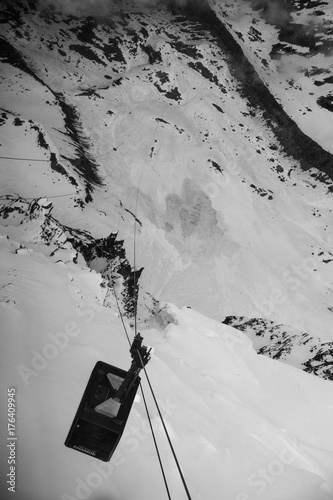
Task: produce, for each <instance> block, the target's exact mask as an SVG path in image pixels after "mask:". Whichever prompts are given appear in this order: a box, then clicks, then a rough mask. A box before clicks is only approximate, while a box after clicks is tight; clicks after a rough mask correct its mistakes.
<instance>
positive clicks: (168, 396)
mask: <svg viewBox="0 0 333 500" xmlns="http://www.w3.org/2000/svg"><path fill="white" fill-rule="evenodd" d="M160 15H161V16H162V17H161V19H162V21H163V22H164V21H165V23H166V25H167V26H168V29H169V30H171V28H172V19H171V20H170V19H169V18H167V17H164V18H163V16H166V15H165V14H163V12H162V13H161V14H160ZM152 19H153V16H152ZM152 19H151V24H150V25H149V30H150V37H151V39H150V43H151V44H155V45H154V46H155V47H159V49H160V50H161V53H162V54H163V61H162V62H161V63H158V64H159V66H158V70H160V71H162V70H163V71H167V72H168V74H169V75H170V81H171V83H170V87H172V85H177V87H178V88H179V89H180V93H181V95H182V101H181V103H180V104H179V103H177V104H175V103H173V104H172V103H170V102H169V101H168V100H167V99H166V98H165V96H164V95H163V94H161V93H159V92H158V91H157V90H156V87H154V86H153V85H152V84H151V83H150V80H149V78H148V77H146V76H145V75H147V74H149V75H150V77H151V78H152V79H153V78H154V77H155V76H156V75H155V72H156V70H154V69H152V67H151V66H150V65H149V64H148V62H147V58H145V55H144V54H142V53H141V54H139V55H136V56H135V57H134V56H133V57H132V59H131V57H130V55H129V54H127V56H128V60H127V67H126V71H125V73H124V74H123V75H122V76H123V83H122V84H121V85H119V86H113V87H112V86H111V87H110V88H108V89H106V88H104V86H105V85H106V84H107V83H108V80H105V78H104V74H105V73H108V72H109V73H110V74H112V78H116V77H117V72H114V73H112V71H113V70H112V69H110V70H109V68H108V69H105V67H101V66H98V65H97V64H95V63H92V62H90V61H88V60H87V59H85V60H84V62H82V61H80V59H79V58H78V56H77V54H76V53H75V54H74V53H71V52H70V50H69V48H68V45H69V44H70V42H71V40H70V41H68V40H69V39H67V38H66V36H64V38H63V39H61V37H60V35H59V33H60V31H61V30H62V34H64V33H67V34H68V32H67V31H66V30H68V25H67V24H66V23H65V22H64V21H62V20H61V19H60V17H59V22H58V24H57V25H56V26H54V25H51V24H47V23H45V24H42V23H41V20H40V19H39V18H38V16H37V14H33V15H30V17H28V19H27V20H26V26H25V29H29V30H30V37H31V38H30V41H29V43H26V42H25V41H24V39H20V38H17V39H15V35H14V34H13V33H11V31H10V29H9V28H8V29H7V28H6V27H5V29H7V32H6V36H7V37H9V38H10V39H11V40H12V41H13V43H14V42H15V44H16V46H17V47H18V48H19V49H20V50H21V51H22V53H24V54H25V55H26V57H27V58H28V59H29V61H31V62H32V63H33V65H34V68H35V69H36V71H37V72H38V74H39V75H40V76H41V77H42V78H43V79H44V80H45V81H47V83H48V85H49V86H50V87H51V88H52V89H54V90H57V91H60V90H61V91H62V92H63V93H64V96H65V98H66V100H67V101H68V102H70V103H72V104H75V106H76V107H77V109H78V110H79V112H80V117H81V119H82V123H83V128H84V132H85V133H86V134H87V136H88V137H89V138H90V139H91V140H92V144H93V146H92V149H93V152H94V154H95V155H96V157H98V163H99V173H100V175H101V176H102V177H103V181H104V185H103V186H100V187H97V188H96V189H95V191H94V192H93V201H92V202H91V203H89V204H87V205H85V206H84V208H81V207H80V206H79V205H78V203H77V199H78V198H81V199H84V182H83V181H82V179H81V178H80V175H79V173H78V172H77V171H75V169H73V168H72V166H71V165H70V163H69V161H68V160H66V159H64V158H63V157H64V156H65V157H73V155H74V151H75V147H74V145H73V143H72V142H71V140H70V138H69V137H68V136H67V135H66V129H65V126H64V116H63V115H62V113H61V110H60V108H59V106H58V105H57V103H56V101H55V99H54V96H53V94H52V93H51V92H50V91H49V90H47V88H46V87H44V86H42V85H41V84H39V83H38V82H37V81H36V80H34V79H33V78H32V77H30V76H29V75H27V74H25V73H23V72H22V71H21V70H19V69H17V68H14V67H12V66H10V65H8V64H6V63H1V66H2V75H3V79H2V83H1V85H2V88H1V95H2V109H4V110H5V112H6V116H7V118H6V119H5V123H4V124H3V126H2V127H1V129H0V133H1V141H0V142H1V155H2V156H13V157H14V156H15V157H25V158H35V159H43V158H44V157H45V158H47V160H48V161H47V162H45V163H44V162H40V163H38V162H33V161H26V162H22V161H13V160H11V161H9V160H8V161H5V160H4V159H1V161H0V175H1V186H0V196H1V197H5V196H12V197H13V198H14V197H15V196H16V194H18V195H19V196H21V197H23V198H26V199H27V201H28V202H29V201H31V200H33V199H34V198H39V197H46V198H47V200H48V201H52V204H53V212H52V213H53V215H54V216H55V217H56V218H57V219H58V220H60V221H61V222H62V223H63V224H67V225H69V226H71V227H75V228H79V229H84V230H88V231H90V232H91V233H92V234H93V235H94V236H95V237H102V236H103V237H105V236H106V235H108V234H110V232H111V231H116V230H118V231H119V238H122V239H124V241H125V248H126V251H127V256H128V258H129V261H130V262H131V263H133V260H134V258H133V234H134V219H133V216H132V215H131V214H130V212H132V213H136V216H137V218H138V219H139V221H140V222H141V224H142V226H141V225H139V224H137V227H136V230H137V245H136V249H137V255H136V259H137V261H136V263H137V267H138V268H139V267H141V266H143V267H144V272H143V274H142V279H141V280H140V287H141V293H142V295H143V294H144V292H149V293H150V294H152V295H153V296H154V297H155V298H156V299H158V300H159V301H160V304H159V307H158V309H157V311H156V313H155V315H154V316H152V317H150V318H147V315H146V316H145V314H144V312H142V317H144V319H145V321H142V323H141V324H140V325H139V326H140V331H141V333H142V335H143V337H144V342H145V344H146V345H149V346H151V347H152V348H153V355H152V359H151V361H150V362H149V364H148V366H147V372H148V374H149V377H150V380H151V382H152V385H153V387H154V389H155V392H156V396H157V399H158V401H159V404H160V405H161V409H162V413H163V415H164V418H165V421H166V425H167V428H168V430H169V432H170V436H171V438H172V441H173V444H174V447H175V450H176V452H177V455H178V458H179V461H180V464H181V467H182V471H183V473H184V476H185V478H186V481H187V485H188V488H189V490H190V493H191V497H192V499H193V500H194V499H196V500H199V499H202V500H208V499H209V500H220V499H222V498H223V499H226V500H257V499H264V500H282V499H283V500H332V498H333V433H332V422H333V391H332V383H331V382H329V381H325V380H323V379H319V378H316V377H314V376H313V375H309V374H306V373H304V372H303V371H301V370H299V369H297V368H295V367H293V366H290V365H287V364H283V363H280V362H278V361H273V360H271V359H268V358H266V357H264V356H259V355H257V354H256V352H255V351H254V349H253V347H252V343H251V342H250V340H249V339H248V338H247V337H246V336H245V335H244V334H242V333H241V332H238V331H237V330H235V329H233V328H231V327H228V326H226V325H223V324H221V323H220V321H221V320H222V319H223V318H224V317H225V316H226V315H228V314H230V315H232V314H235V315H239V316H242V315H244V316H249V317H251V316H254V317H255V316H265V317H269V319H272V320H276V321H279V322H281V323H285V324H288V325H291V326H292V327H294V328H299V329H300V330H305V331H307V332H309V333H310V334H311V335H313V336H314V337H316V336H317V337H320V339H321V340H322V341H325V340H327V341H329V340H332V338H333V332H332V326H331V325H332V311H331V310H330V309H328V308H329V307H332V306H333V302H332V290H333V286H332V282H333V270H332V263H331V262H332V259H331V256H332V253H331V250H332V197H331V196H332V194H329V193H327V187H325V186H324V185H321V184H319V183H318V182H317V181H314V180H313V179H312V178H311V177H310V173H304V172H301V170H300V169H299V168H298V166H297V165H295V162H294V161H292V160H290V159H289V158H286V157H285V155H284V154H282V152H281V151H279V150H277V151H272V150H271V149H270V148H269V145H270V144H271V143H273V142H274V136H273V134H272V133H271V132H270V131H269V130H268V129H267V127H265V125H264V122H263V121H262V119H261V117H260V116H255V117H253V116H251V115H249V114H248V109H247V107H246V102H245V101H244V100H243V99H242V98H241V97H240V96H239V95H238V93H237V89H236V84H235V82H233V81H232V79H231V76H230V74H229V72H228V68H227V66H226V64H225V63H224V60H223V54H220V53H219V52H218V49H216V48H215V47H214V46H213V45H212V44H211V42H207V43H198V50H200V51H201V52H202V54H203V55H204V57H205V58H207V61H208V60H210V61H213V62H214V61H215V62H216V64H217V65H218V70H216V72H217V73H218V75H219V79H220V81H221V82H223V85H225V87H226V88H227V92H226V93H223V94H222V93H221V92H220V91H218V89H217V88H216V87H214V86H213V85H211V84H210V83H209V82H207V81H206V80H204V79H203V78H201V77H200V76H199V75H198V73H195V72H194V71H192V70H191V69H190V68H189V67H188V66H186V65H185V63H184V61H182V60H180V59H179V54H178V55H177V54H176V53H175V51H173V49H172V47H171V45H170V39H168V38H167V36H166V35H165V34H164V33H162V35H161V33H160V32H159V34H156V32H157V31H158V30H156V29H155V28H156V26H155V27H154V23H153V20H152ZM160 21H161V20H160ZM137 22H138V20H137V18H135V16H134V15H133V26H134V27H135V26H136V23H137ZM73 23H74V24H75V22H74V21H73ZM77 23H79V21H77ZM168 23H169V24H168ZM96 29H97V28H96ZM99 29H100V31H99V36H100V37H101V39H103V36H105V37H106V34H105V33H104V32H103V30H102V28H99ZM174 29H176V28H174ZM41 34H42V35H43V36H44V38H45V39H46V40H52V36H55V35H57V37H58V38H57V40H58V43H63V44H64V45H61V47H62V48H64V46H66V47H65V48H66V51H67V56H66V57H67V58H66V59H64V58H61V57H60V56H59V54H56V53H55V52H51V51H49V52H48V51H47V50H46V48H45V46H42V45H39V44H38V43H37V40H39V39H40V35H41ZM37 35H38V36H37ZM71 36H74V35H71ZM182 36H183V35H182ZM38 37H39V38H38ZM189 38H190V35H189ZM124 40H125V41H126V37H125V35H124ZM189 43H190V42H189ZM66 44H67V45H66ZM124 44H125V42H124ZM124 52H125V49H124ZM75 57H76V58H77V59H75ZM101 57H102V56H101ZM184 58H185V56H184ZM214 58H215V59H214ZM207 65H208V63H207ZM214 68H215V66H214V64H211V66H210V69H211V71H214ZM92 87H94V88H96V89H98V93H99V94H100V95H102V98H98V97H95V98H94V97H92V98H91V99H90V98H88V97H80V96H79V93H80V92H81V91H82V88H92ZM212 103H214V104H215V105H217V106H219V107H220V108H221V109H223V113H221V112H219V111H217V109H216V107H214V106H212ZM109 110H112V112H113V114H108V111H109ZM15 118H19V119H20V120H21V121H22V124H20V125H15V124H14V120H15ZM156 118H160V119H162V120H163V121H156ZM321 119H323V117H321ZM29 120H31V122H29ZM325 120H326V121H325V123H327V124H330V126H331V118H328V117H327V114H325ZM164 122H167V123H164ZM36 124H37V125H38V126H39V127H40V129H41V130H42V131H43V133H44V137H45V138H46V141H47V143H48V147H49V149H48V150H46V149H43V148H41V147H40V146H39V145H38V142H37V139H36V136H37V135H36V134H37V133H36V129H34V128H33V127H32V126H31V125H36ZM114 147H115V148H116V151H115V150H114V149H113V148H114ZM152 147H154V150H153V151H152ZM258 151H260V153H259V152H258ZM50 152H54V153H55V155H56V157H57V159H58V161H59V162H60V163H61V165H63V166H64V167H65V169H66V171H67V173H68V174H69V175H70V176H72V177H73V178H74V179H75V180H76V182H77V186H74V185H72V184H71V183H70V182H69V180H68V177H65V176H64V175H61V174H60V173H59V172H56V171H54V170H51V168H50V162H49V154H50ZM61 155H63V156H61ZM212 161H214V162H216V163H218V164H219V165H220V167H221V172H218V171H216V169H213V168H212ZM268 165H272V166H275V167H276V165H279V166H280V169H276V168H275V169H273V168H270V167H269V166H268ZM281 177H282V178H283V181H282V180H281ZM253 186H254V187H253ZM255 188H260V189H262V192H265V193H266V195H265V196H260V195H259V194H258V191H257V190H256V189H255ZM137 193H139V196H138V198H137ZM67 195H68V196H67ZM268 195H272V199H268ZM58 196H61V197H59V198H58ZM120 201H122V206H121V204H120ZM9 202H10V200H9V199H7V200H6V201H5V202H4V203H5V204H8V203H9ZM45 203H46V202H45ZM124 207H125V208H126V209H127V210H128V211H125V210H124ZM43 220H44V219H43V216H42V215H41V216H40V218H37V219H29V217H26V216H22V217H21V216H17V214H15V213H14V214H13V216H11V217H9V218H7V219H1V221H0V223H1V233H2V234H1V238H0V252H1V255H0V262H1V275H0V287H1V288H0V290H1V302H0V314H1V335H2V339H3V342H2V348H1V352H0V361H1V364H0V374H1V419H2V422H1V428H2V429H3V430H2V441H1V443H2V446H1V473H2V481H3V483H2V486H1V488H2V491H1V497H2V498H5V499H7V498H11V497H13V495H14V494H13V493H12V492H9V491H8V490H7V487H8V485H6V484H5V483H6V477H5V474H7V473H8V468H9V464H8V454H9V451H8V450H9V449H8V448H7V446H6V445H7V443H8V440H7V437H8V433H7V413H6V411H5V409H6V400H7V388H10V387H15V389H16V400H17V421H16V427H17V437H18V440H17V442H16V443H17V445H16V453H17V455H16V466H17V478H16V493H15V497H16V498H17V499H18V500H30V499H34V500H46V499H50V500H60V499H61V500H73V499H76V500H80V499H81V500H86V499H91V500H130V499H135V500H141V499H142V500H143V499H144V500H162V499H164V498H167V496H166V493H165V489H164V485H163V480H162V476H161V473H160V470H159V465H158V460H157V457H156V452H155V449H154V445H153V442H152V439H151V435H150V433H149V429H148V424H147V416H146V414H145V410H144V406H143V403H142V398H141V397H140V395H139V396H138V398H137V401H136V402H135V403H134V406H133V410H132V412H131V415H130V418H129V420H128V423H127V427H126V432H125V434H124V436H123V438H122V440H121V442H120V444H119V446H118V449H117V452H116V454H115V455H114V456H113V458H112V459H111V462H110V463H109V464H104V463H102V462H99V461H96V460H94V459H92V458H90V457H88V456H86V455H83V454H81V453H78V452H75V451H74V450H72V449H68V448H66V447H65V446H64V441H65V438H66V436H67V433H68V430H69V428H70V425H71V423H72V420H73V417H74V415H75V412H76V409H77V406H78V404H79V402H80V399H81V396H82V394H83V390H84V388H85V385H86V383H87V381H88V378H89V375H90V373H91V370H92V368H93V366H94V364H95V363H96V361H98V360H100V359H101V360H103V361H106V362H108V363H110V364H113V365H116V366H119V367H121V368H124V369H127V368H128V367H129V365H130V355H129V353H128V344H127V340H126V336H125V333H124V331H123V327H122V324H121V321H120V318H119V315H118V311H117V309H116V308H115V307H113V308H110V307H104V306H103V301H104V298H105V294H106V288H105V287H103V286H101V284H102V283H103V280H102V278H101V276H100V274H99V273H98V272H96V271H94V270H91V269H89V268H88V267H87V266H86V265H85V264H84V261H83V259H79V260H78V262H77V263H74V261H73V258H74V256H75V252H74V251H73V249H72V248H71V247H70V245H67V244H66V245H63V247H61V244H60V245H59V248H58V247H57V246H56V245H53V246H52V245H51V246H47V245H46V244H45V243H43V241H41V240H40V239H39V237H38V235H39V231H40V225H41V223H42V222H43ZM57 248H58V250H57V251H56V252H55V253H54V252H53V251H54V250H56V249H57ZM174 304H177V305H174ZM197 311H199V312H197ZM126 325H127V328H128V331H129V333H130V336H131V337H133V331H132V329H131V326H130V325H129V324H127V323H126ZM142 379H143V387H144V390H145V394H146V395H147V397H148V404H149V412H150V416H151V418H152V422H153V427H154V430H155V432H156V436H157V440H158V444H159V447H160V450H161V456H162V460H163V463H164V465H165V469H166V475H167V479H168V482H169V485H170V491H171V493H172V498H173V499H176V500H183V499H185V498H186V495H185V492H184V489H183V486H182V484H181V481H180V479H179V475H178V472H177V470H176V467H175V463H174V461H173V458H172V455H171V452H170V449H169V447H168V443H167V441H166V438H165V435H164V433H163V428H162V425H161V422H160V420H159V417H158V414H157V411H156V408H155V407H154V404H153V400H152V398H151V396H150V395H149V390H148V387H147V382H146V380H145V377H144V376H143V377H142Z"/></svg>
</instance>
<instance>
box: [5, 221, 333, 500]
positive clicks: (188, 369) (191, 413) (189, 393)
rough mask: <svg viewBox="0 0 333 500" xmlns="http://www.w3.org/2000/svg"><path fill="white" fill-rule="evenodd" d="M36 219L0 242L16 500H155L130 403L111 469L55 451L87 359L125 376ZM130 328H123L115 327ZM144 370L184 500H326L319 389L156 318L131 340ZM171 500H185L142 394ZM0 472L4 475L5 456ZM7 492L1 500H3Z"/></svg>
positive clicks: (91, 303) (331, 407)
mask: <svg viewBox="0 0 333 500" xmlns="http://www.w3.org/2000/svg"><path fill="white" fill-rule="evenodd" d="M37 222H38V221H37V219H35V220H32V221H28V220H25V221H23V223H22V224H20V225H19V226H17V227H16V228H15V229H14V228H13V227H12V228H8V231H9V232H11V233H12V234H13V235H15V239H14V238H13V236H12V235H10V236H8V237H3V238H1V247H0V252H1V262H2V271H3V273H4V276H3V278H2V280H3V286H2V289H1V293H2V297H1V305H0V307H1V316H2V325H3V328H4V330H3V334H4V338H5V344H4V349H2V350H1V354H0V359H1V364H0V366H1V380H2V389H1V395H2V397H3V399H4V400H5V399H6V397H7V395H6V392H5V391H6V387H7V386H8V387H15V388H16V404H17V421H16V434H17V437H18V441H17V447H16V460H17V461H16V488H17V489H16V496H17V498H18V499H19V500H23V499H30V498H34V499H36V500H39V499H44V498H51V499H54V500H56V499H62V500H73V499H76V500H80V499H81V500H82V499H88V498H89V499H91V500H100V499H104V498H112V499H114V500H121V499H124V498H132V497H135V498H137V499H140V500H141V499H142V500H143V499H145V500H147V499H148V500H156V498H164V497H165V491H164V486H163V481H162V476H161V474H160V471H159V469H158V461H157V457H156V454H155V451H154V446H153V442H152V440H151V436H150V433H149V427H148V422H147V417H146V414H145V410H144V406H143V403H142V401H141V400H140V398H139V397H138V398H137V401H136V402H135V404H134V407H133V410H132V412H131V415H130V418H129V421H128V423H127V427H126V431H125V434H124V436H123V438H122V440H121V442H120V444H119V446H118V449H117V452H116V454H115V455H114V456H113V458H112V459H111V462H110V463H103V462H99V461H97V460H95V459H92V458H90V457H89V456H86V455H83V454H81V453H78V452H76V451H74V450H72V449H68V448H66V447H65V446H64V445H63V442H64V440H65V437H66V435H67V432H68V430H69V426H70V423H71V421H72V418H73V417H74V413H75V410H76V407H77V405H78V403H79V401H80V398H81V396H82V392H83V389H84V386H85V383H86V381H87V380H88V377H89V374H90V371H91V369H92V367H93V366H94V364H95V362H96V361H97V360H98V359H103V360H105V361H107V362H109V363H111V364H114V365H116V366H120V367H122V368H126V367H127V366H129V363H130V356H129V354H128V351H127V349H128V346H127V340H126V337H125V334H124V332H123V329H122V325H121V322H120V319H119V318H118V317H117V314H116V313H115V311H114V310H112V309H111V308H106V307H101V303H102V301H103V298H104V297H105V291H106V290H105V288H104V289H103V288H101V287H100V281H101V278H100V275H99V274H97V273H95V272H92V271H89V270H88V269H87V267H86V266H84V265H83V264H82V262H80V263H76V264H75V263H74V262H73V252H72V250H70V249H69V248H67V249H65V248H64V249H63V250H62V253H61V260H60V259H59V256H60V255H56V254H54V255H52V254H50V248H49V247H48V246H47V245H43V244H41V243H39V244H36V243H35V245H33V244H31V243H30V244H29V245H27V246H26V247H25V248H23V245H21V246H20V244H19V243H18V242H17V241H16V239H19V238H25V239H27V238H29V240H30V241H32V240H33V238H34V227H35V226H36V225H37ZM127 328H128V325H127ZM143 335H144V338H145V343H146V344H148V345H150V346H152V347H153V356H152V360H151V361H150V362H149V365H148V367H147V369H148V373H149V377H150V380H151V383H152V384H153V387H154V389H155V392H156V396H157V398H158V401H159V404H160V406H161V409H162V412H163V415H164V418H165V422H166V425H167V428H168V431H169V433H170V436H171V438H172V441H173V445H174V447H175V449H176V453H177V455H178V459H179V460H180V463H181V466H182V470H183V473H184V475H185V478H186V481H187V485H188V488H189V490H190V492H191V495H192V498H207V497H208V498H211V499H213V500H215V499H216V500H217V499H220V498H221V495H222V494H223V495H224V496H225V497H226V498H228V499H229V498H230V499H237V500H244V499H247V500H249V499H253V498H260V496H261V495H264V497H263V498H265V499H266V500H278V499H280V498H281V497H283V498H284V499H290V500H304V499H306V500H312V499H313V498H315V499H316V500H317V499H318V500H329V499H330V498H332V493H333V476H332V470H333V441H332V433H331V423H332V412H333V396H332V390H331V383H330V382H328V381H324V380H322V379H320V378H316V377H314V376H312V375H308V374H306V373H304V372H302V371H300V370H298V369H296V368H293V367H290V366H287V365H283V364H281V363H279V362H276V361H273V360H270V359H267V358H265V357H264V356H259V355H257V354H256V353H255V351H254V350H253V348H252V345H251V342H250V341H249V340H248V339H247V338H246V337H245V336H244V335H243V334H242V333H240V332H237V331H236V330H234V329H233V328H231V327H229V326H226V325H222V324H221V323H220V322H216V321H214V320H212V319H209V318H207V317H204V316H203V315H201V314H199V313H197V312H195V311H193V310H191V309H188V308H182V309H179V308H177V307H176V306H173V305H170V304H165V305H162V306H160V308H159V310H158V311H156V315H155V318H154V321H152V322H151V323H150V324H149V325H147V326H146V329H145V331H144V332H143ZM143 387H144V391H145V394H146V397H147V401H148V405H149V411H150V416H151V418H152V424H153V427H154V430H155V433H156V438H157V440H158V444H159V447H160V452H161V457H162V460H163V463H164V466H165V472H166V475H167V479H168V484H169V488H170V492H171V495H172V498H177V499H178V498H179V499H182V498H186V496H185V493H184V490H183V487H182V484H181V482H180V479H179V476H178V474H177V471H176V469H175V465H174V462H173V460H172V456H171V452H170V450H169V448H168V445H167V442H166V438H165V435H164V433H163V429H162V426H161V423H160V420H159V418H158V414H157V411H156V409H155V407H154V406H153V401H152V398H151V396H150V394H149V389H148V386H147V382H146V380H145V379H144V380H143ZM4 449H5V446H4V447H3V449H2V455H1V471H2V473H4V471H7V469H8V464H7V454H6V453H4V452H3V450H4ZM11 494H12V493H11V492H8V491H7V490H6V489H5V488H4V489H3V491H2V498H6V499H7V498H11V497H10V495H11Z"/></svg>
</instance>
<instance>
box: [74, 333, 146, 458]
mask: <svg viewBox="0 0 333 500" xmlns="http://www.w3.org/2000/svg"><path fill="white" fill-rule="evenodd" d="M141 342H142V337H141V336H140V334H138V335H137V336H136V337H135V339H134V341H133V344H132V347H131V351H130V352H131V355H132V358H133V360H132V365H131V368H130V369H129V370H128V371H127V372H126V371H125V370H122V369H121V368H117V367H116V366H112V365H109V364H107V363H104V362H103V361H98V362H97V363H96V365H95V367H94V369H93V371H92V373H91V375H90V378H89V381H88V384H87V387H86V389H85V391H84V394H83V396H82V399H81V402H80V405H79V407H78V410H77V412H76V415H75V417H74V420H73V423H72V426H71V428H70V431H69V433H68V436H67V439H66V441H65V445H66V446H68V447H69V448H73V449H74V450H77V451H80V452H82V453H85V454H87V455H90V456H91V457H94V458H97V459H99V460H103V461H104V462H108V461H109V460H110V458H111V457H112V454H113V453H114V451H115V449H116V447H117V445H118V443H119V440H120V438H121V436H122V434H123V431H124V428H125V425H126V422H127V419H128V416H129V414H130V411H131V408H132V405H133V401H134V398H135V395H136V392H137V389H138V387H139V384H140V377H139V375H138V373H139V371H140V369H141V368H143V366H144V365H145V364H146V363H147V362H148V361H149V359H150V355H149V352H150V351H148V350H147V348H146V347H145V346H141Z"/></svg>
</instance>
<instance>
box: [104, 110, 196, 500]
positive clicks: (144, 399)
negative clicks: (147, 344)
mask: <svg viewBox="0 0 333 500" xmlns="http://www.w3.org/2000/svg"><path fill="white" fill-rule="evenodd" d="M165 107H166V104H165ZM165 107H164V109H165ZM157 126H158V125H156V127H155V132H156V129H157ZM145 165H146V161H144V162H143V165H142V168H141V172H140V177H139V183H138V187H137V194H136V201H135V211H134V237H133V281H134V287H133V288H134V294H136V287H137V280H136V226H137V211H138V201H139V192H140V186H141V181H142V177H143V172H144V168H145ZM113 291H114V295H115V298H116V303H117V307H118V311H119V314H120V318H121V321H122V324H123V328H124V331H125V334H126V336H127V340H128V342H129V344H131V342H130V338H129V335H128V332H127V329H126V325H125V322H124V319H123V315H122V312H121V310H120V306H119V302H118V298H117V294H116V291H115V288H114V287H113ZM137 303H138V294H137V296H136V301H135V307H134V332H135V335H137ZM137 353H138V356H139V359H140V363H141V368H142V369H143V370H144V373H145V376H146V379H147V382H148V386H149V389H150V392H151V394H152V396H153V400H154V403H155V406H156V408H157V411H158V414H159V417H160V419H161V422H162V426H163V430H164V432H165V435H166V437H167V440H168V443H169V446H170V449H171V452H172V455H173V458H174V460H175V463H176V466H177V469H178V472H179V475H180V478H181V481H182V484H183V486H184V489H185V492H186V495H187V498H188V500H192V499H191V495H190V492H189V489H188V486H187V484H186V480H185V477H184V475H183V472H182V470H181V467H180V464H179V461H178V458H177V455H176V452H175V449H174V447H173V444H172V441H171V438H170V435H169V433H168V430H167V428H166V425H165V422H164V418H163V415H162V413H161V410H160V407H159V404H158V402H157V399H156V396H155V392H154V390H153V387H152V384H151V382H150V379H149V377H148V373H147V370H146V368H145V364H144V362H143V360H142V358H141V354H140V352H139V351H137ZM140 389H141V393H142V397H143V401H144V405H145V410H146V413H147V417H148V421H149V426H150V429H151V432H152V437H153V440H154V445H155V449H156V453H157V456H158V460H159V463H160V468H161V472H162V475H163V479H164V484H165V487H166V491H167V494H168V498H169V500H171V496H170V491H169V487H168V483H167V479H166V476H165V472H164V468H163V464H162V460H161V456H160V452H159V449H158V444H157V441H156V437H155V433H154V429H153V426H152V423H151V418H150V415H149V411H148V406H147V402H146V398H145V395H144V391H143V388H142V384H141V383H140Z"/></svg>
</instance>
